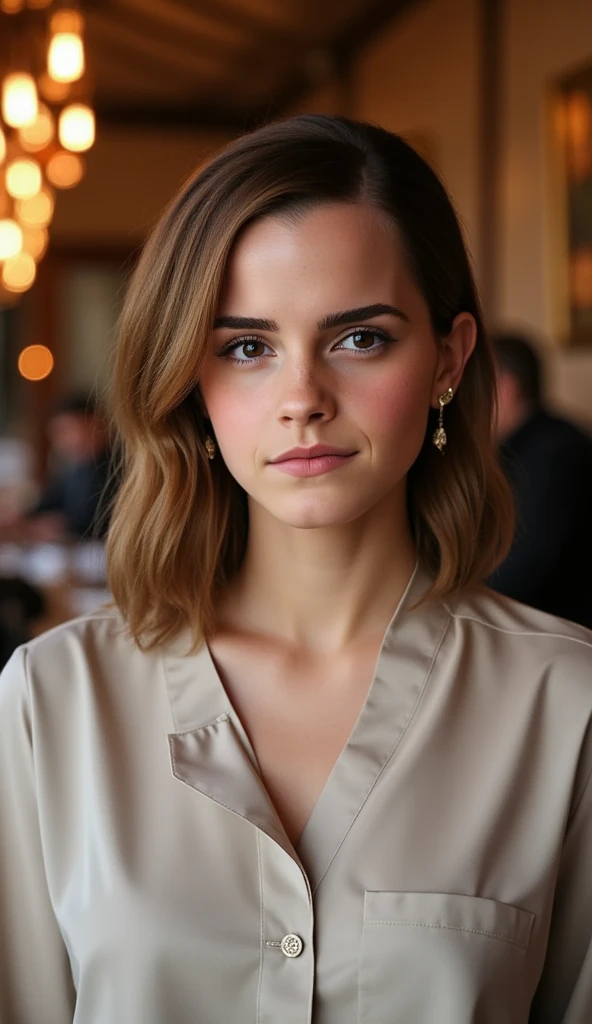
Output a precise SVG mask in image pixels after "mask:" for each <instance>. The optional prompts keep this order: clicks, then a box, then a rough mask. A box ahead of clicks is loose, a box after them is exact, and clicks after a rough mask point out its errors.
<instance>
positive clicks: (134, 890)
mask: <svg viewBox="0 0 592 1024" xmlns="http://www.w3.org/2000/svg"><path fill="white" fill-rule="evenodd" d="M426 586H427V579H426V577H425V575H424V574H423V573H422V572H421V571H418V572H417V573H416V574H415V577H414V579H413V580H412V581H411V583H410V586H409V587H408V590H407V593H406V594H405V596H404V597H403V599H402V601H401V602H400V605H399V608H398V609H397V612H396V614H395V616H394V618H393V621H392V623H391V625H390V626H389V628H388V630H387V632H386V635H385V639H384V643H383V646H382V649H381V652H380V656H379V659H378V662H377V666H376V672H375V676H374V679H373V682H372V685H371V687H370V690H369V692H368V696H367V699H366V703H365V706H364V708H363V710H362V712H361V715H360V717H359V719H358V722H357V724H356V726H355V728H354V730H353V732H352V735H351V737H350V739H349V741H348V743H347V744H346V746H345V748H344V750H343V751H342V753H341V755H340V757H339V759H338V761H337V763H336V765H335V768H334V770H333V772H332V774H331V776H330V778H329V780H328V782H327V784H326V787H325V789H324V791H323V793H322V795H321V797H320V799H319V801H318V803H317V805H316V807H315V809H314V811H313V813H312V815H311V817H310V820H309V822H308V824H307V826H306V829H305V831H304V834H303V836H302V839H301V841H300V843H299V844H298V847H297V848H296V849H294V848H293V847H292V846H291V844H290V842H289V841H288V839H287V837H286V835H285V833H284V830H283V828H282V826H281V824H280V822H279V820H278V817H277V815H276V813H275V811H274V808H273V806H272V805H271V803H270V800H269V797H268V796H267V793H266V791H265V788H264V786H263V784H262V781H261V778H260V776H259V774H258V770H257V762H256V758H255V756H254V753H253V751H252V749H250V746H249V743H248V740H247V738H246V736H245V732H244V730H243V728H242V726H241V723H240V722H239V720H238V719H237V716H236V714H235V712H234V710H233V708H232V707H231V706H230V703H229V701H228V698H227V696H226V693H225V691H224V688H223V686H222V683H221V681H220V679H219V677H218V675H217V673H216V670H215V668H214V665H213V662H212V660H211V658H210V655H209V653H208V650H207V648H202V650H201V651H200V653H198V654H197V655H192V656H185V654H184V650H185V647H184V644H183V643H182V642H179V643H177V644H175V645H172V646H170V647H169V648H167V649H164V650H161V651H159V652H156V653H142V652H141V651H140V650H139V649H138V648H137V647H136V646H135V645H134V644H133V643H132V642H131V641H130V640H129V639H128V638H126V636H125V633H124V630H123V627H122V623H121V620H120V618H119V617H118V614H117V613H116V612H115V611H106V612H101V613H98V614H94V615H91V616H88V617H85V618H81V619H78V620H77V621H74V622H72V623H68V624H66V625H65V626H61V627H59V628H58V629H56V630H53V631H52V632H51V633H48V634H46V635H45V636H42V637H40V638H39V639H37V640H35V641H33V642H32V643H30V644H28V645H26V646H25V647H24V648H21V649H20V650H19V651H17V653H16V654H15V655H14V656H13V658H12V659H11V661H10V663H9V665H8V666H7V668H6V669H5V671H4V673H3V675H2V677H1V678H0V726H1V728H0V760H1V765H0V1021H1V1022H2V1024H66V1022H68V1024H70V1022H72V1021H75V1022H76V1024H308V1022H314V1024H356V1022H357V1024H526V1022H530V1024H560V1022H561V1024H590V1022H591V1021H592V784H591V783H590V773H591V769H592V734H591V728H590V722H591V712H592V678H591V677H592V671H591V669H592V634H590V633H588V632H587V631H585V630H583V629H580V628H578V627H575V626H571V625H568V624H567V623H565V622H562V621H560V620H558V619H555V618H551V617H550V616H547V615H543V614H542V613H539V612H536V611H532V610H530V609H527V608H524V607H522V606H520V605H517V604H513V603H511V602H509V601H507V600H505V599H503V598H499V597H497V596H495V595H494V594H492V593H491V592H489V591H481V592H476V593H473V594H471V595H469V596H465V597H463V598H461V599H459V600H456V601H454V602H443V603H440V602H435V603H434V602H433V603H430V604H427V605H424V606H422V607H420V608H419V609H416V610H413V608H412V606H413V605H414V603H415V602H416V601H417V599H418V597H420V595H421V594H422V593H423V592H424V590H425V587H426ZM294 785H295V786H297V785H298V779H297V778H295V779H294Z"/></svg>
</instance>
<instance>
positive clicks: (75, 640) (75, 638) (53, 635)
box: [0, 606, 150, 701]
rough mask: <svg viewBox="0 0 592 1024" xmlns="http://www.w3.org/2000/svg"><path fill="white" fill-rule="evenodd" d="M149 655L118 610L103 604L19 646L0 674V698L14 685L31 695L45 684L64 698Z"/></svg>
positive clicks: (120, 675)
mask: <svg viewBox="0 0 592 1024" xmlns="http://www.w3.org/2000/svg"><path fill="white" fill-rule="evenodd" d="M149 661H150V657H149V655H147V654H145V653H144V652H143V651H141V650H140V648H139V647H138V646H137V644H136V643H135V642H134V641H133V639H132V638H131V637H130V635H129V633H128V632H127V629H126V626H125V622H124V620H123V618H122V616H121V614H120V613H119V611H118V610H117V609H116V608H115V607H114V606H113V607H111V606H107V607H105V608H104V609H100V610H98V611H96V612H93V613H92V614H90V615H83V616H80V617H79V618H77V619H72V620H71V621H69V622H66V623H64V624H63V625H60V626H57V627H55V628H54V629H51V630H49V631H48V632H46V633H43V634H42V635H41V636H39V637H37V638H36V639H34V640H31V641H29V642H28V643H26V644H23V645H22V646H21V647H19V648H18V649H17V650H16V651H15V652H14V654H13V655H12V657H11V658H10V660H9V662H8V664H7V665H6V666H5V668H4V670H3V672H2V674H1V675H0V701H3V700H8V699H9V698H10V696H11V694H12V695H14V693H15V691H17V690H18V691H20V692H21V694H28V695H29V696H30V697H31V699H33V700H35V698H36V697H41V698H42V697H43V695H44V694H45V693H47V691H49V690H51V691H54V692H55V693H56V695H59V698H60V699H63V700H67V699H69V698H70V697H72V696H73V691H78V693H80V692H81V691H82V690H88V687H89V684H90V685H91V686H92V687H93V688H95V687H96V686H97V685H101V684H104V683H105V682H106V681H108V680H115V681H117V682H119V683H121V682H122V681H124V680H127V679H129V678H130V675H132V674H133V673H134V672H135V671H136V670H138V671H140V672H143V673H145V672H146V670H147V668H148V665H147V662H149Z"/></svg>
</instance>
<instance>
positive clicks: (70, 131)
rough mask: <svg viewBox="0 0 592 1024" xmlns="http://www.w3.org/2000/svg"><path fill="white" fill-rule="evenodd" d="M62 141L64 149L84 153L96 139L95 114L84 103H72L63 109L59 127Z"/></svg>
mask: <svg viewBox="0 0 592 1024" xmlns="http://www.w3.org/2000/svg"><path fill="white" fill-rule="evenodd" d="M58 134H59V137H60V142H61V144H62V146H63V147H64V149H70V150H72V152H73V153H83V152H84V150H86V149H90V147H91V146H92V144H93V142H94V141H95V115H94V113H93V111H92V110H91V108H90V107H87V106H85V105H84V104H83V103H72V104H71V105H70V106H69V107H66V108H65V109H64V110H62V113H61V114H60V121H59V127H58Z"/></svg>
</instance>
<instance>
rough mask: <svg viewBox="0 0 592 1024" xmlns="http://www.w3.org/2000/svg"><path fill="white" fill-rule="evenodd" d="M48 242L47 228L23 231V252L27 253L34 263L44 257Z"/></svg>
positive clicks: (25, 229)
mask: <svg viewBox="0 0 592 1024" xmlns="http://www.w3.org/2000/svg"><path fill="white" fill-rule="evenodd" d="M48 242H49V232H48V230H47V228H24V230H23V252H28V253H29V255H30V256H32V257H33V259H34V260H35V262H36V263H38V262H39V260H40V259H41V257H42V256H44V255H45V250H46V249H47V245H48Z"/></svg>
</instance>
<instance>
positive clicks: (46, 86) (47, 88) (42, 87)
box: [38, 71, 70, 103]
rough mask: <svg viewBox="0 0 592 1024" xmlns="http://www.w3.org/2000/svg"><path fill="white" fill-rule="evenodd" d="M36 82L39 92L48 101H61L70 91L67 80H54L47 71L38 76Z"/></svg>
mask: <svg viewBox="0 0 592 1024" xmlns="http://www.w3.org/2000/svg"><path fill="white" fill-rule="evenodd" d="M38 83H39V92H40V93H41V95H42V96H43V97H44V98H45V99H46V100H49V102H50V103H62V102H63V101H64V100H65V99H66V97H67V96H68V93H69V92H70V83H69V82H54V80H53V78H51V77H50V75H48V73H47V71H44V72H43V74H42V75H40V76H39V78H38Z"/></svg>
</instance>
